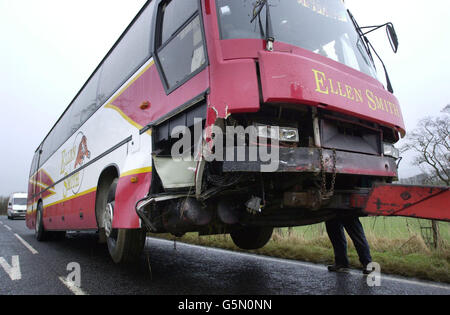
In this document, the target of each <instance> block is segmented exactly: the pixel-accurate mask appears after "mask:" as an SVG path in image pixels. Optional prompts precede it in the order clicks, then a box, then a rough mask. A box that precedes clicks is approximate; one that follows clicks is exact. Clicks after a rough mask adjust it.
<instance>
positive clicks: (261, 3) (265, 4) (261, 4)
mask: <svg viewBox="0 0 450 315" xmlns="http://www.w3.org/2000/svg"><path fill="white" fill-rule="evenodd" d="M263 8H266V31H265V34H264V30H263V28H262V23H261V12H262V9H263ZM256 18H258V19H259V27H260V30H261V35H262V36H263V37H265V40H266V50H267V51H273V43H274V42H275V36H274V34H273V26H272V17H271V16H270V4H269V0H257V1H256V3H255V5H254V7H253V17H252V19H251V21H250V23H253V22H254V21H255V19H256Z"/></svg>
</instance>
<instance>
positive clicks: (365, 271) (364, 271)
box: [362, 264, 373, 275]
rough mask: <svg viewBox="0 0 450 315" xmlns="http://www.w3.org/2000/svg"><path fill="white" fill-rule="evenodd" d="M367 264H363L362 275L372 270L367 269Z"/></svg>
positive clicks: (368, 273)
mask: <svg viewBox="0 0 450 315" xmlns="http://www.w3.org/2000/svg"><path fill="white" fill-rule="evenodd" d="M368 265H369V264H367V265H364V266H363V270H362V273H363V274H364V275H370V274H371V273H372V272H373V270H368V269H367V266H368Z"/></svg>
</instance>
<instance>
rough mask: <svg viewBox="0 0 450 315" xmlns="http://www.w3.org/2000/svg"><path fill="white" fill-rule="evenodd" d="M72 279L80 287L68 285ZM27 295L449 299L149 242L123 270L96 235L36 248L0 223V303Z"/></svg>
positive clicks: (319, 270) (304, 267)
mask: <svg viewBox="0 0 450 315" xmlns="http://www.w3.org/2000/svg"><path fill="white" fill-rule="evenodd" d="M71 263H75V265H74V264H72V265H71ZM68 266H69V267H71V268H68ZM73 266H78V267H79V269H77V267H75V268H74V267H73ZM78 270H79V273H76V272H77V271H78ZM449 272H450V271H449ZM69 274H71V275H75V277H71V278H70V279H72V280H75V281H76V280H77V279H79V280H80V281H81V283H80V287H77V286H73V285H70V283H68V282H67V277H68V276H69ZM78 275H79V276H80V277H79V278H78V277H77V276H78ZM24 294H26V295H37V294H39V295H48V294H49V295H72V294H86V295H134V294H138V295H227V296H228V295H233V296H234V295H246V296H249V295H332V294H352V295H353V294H358V295H377V294H396V295H397V294H414V295H415V294H419V295H423V294H440V295H450V286H449V285H445V284H440V283H430V282H423V281H418V280H414V279H406V278H400V277H392V276H386V275H381V283H380V286H375V287H370V286H368V284H367V278H366V277H364V276H363V275H362V274H361V272H360V271H358V270H353V271H351V272H350V273H348V274H335V273H329V272H328V271H327V270H326V267H325V266H323V265H315V264H309V263H302V262H294V261H289V260H282V259H274V258H267V257H260V256H254V255H250V254H240V253H233V252H229V251H224V250H217V249H208V248H203V247H198V246H192V245H185V244H181V243H177V245H176V249H175V248H174V243H173V242H169V241H165V240H157V239H151V238H149V239H147V243H146V247H145V252H144V254H143V255H142V259H141V261H140V262H139V263H137V264H135V265H133V266H130V267H120V266H117V265H115V264H114V263H112V261H111V259H110V258H109V256H108V251H107V249H106V246H105V245H101V244H98V243H97V239H96V235H95V234H93V233H88V234H86V233H70V234H69V235H68V236H67V237H66V239H65V240H63V241H58V242H45V243H39V242H37V241H36V240H35V237H34V231H29V230H28V229H27V228H26V226H25V222H24V221H21V220H15V221H9V220H7V218H6V217H0V295H24Z"/></svg>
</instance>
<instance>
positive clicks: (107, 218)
mask: <svg viewBox="0 0 450 315" xmlns="http://www.w3.org/2000/svg"><path fill="white" fill-rule="evenodd" d="M113 215H114V208H113V205H112V204H111V203H108V204H107V205H106V209H105V213H104V215H103V223H104V224H105V234H106V237H110V236H111V233H112V230H113V229H112V221H113Z"/></svg>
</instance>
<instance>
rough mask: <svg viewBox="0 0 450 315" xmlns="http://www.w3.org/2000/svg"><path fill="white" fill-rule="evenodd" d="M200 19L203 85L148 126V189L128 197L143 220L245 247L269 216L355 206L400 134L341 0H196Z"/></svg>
mask: <svg viewBox="0 0 450 315" xmlns="http://www.w3.org/2000/svg"><path fill="white" fill-rule="evenodd" d="M203 24H204V32H205V38H206V44H207V51H208V59H209V74H210V79H209V80H210V88H209V90H208V93H207V94H206V95H205V96H204V97H200V99H199V100H197V101H194V102H191V104H188V106H187V107H186V108H188V110H184V111H183V112H182V113H181V114H178V115H177V116H175V117H173V118H171V120H169V121H165V122H163V123H161V124H157V125H154V126H153V129H154V138H155V139H154V153H153V161H154V169H153V180H152V188H151V193H150V195H149V197H147V198H145V199H143V200H142V201H141V202H139V203H138V204H137V213H138V214H139V217H140V218H141V219H142V221H143V222H144V223H145V225H146V226H147V227H148V228H149V229H150V230H151V231H153V232H170V233H172V234H174V235H183V234H184V233H186V232H193V231H195V232H199V233H200V234H201V235H209V234H219V233H231V236H232V238H233V240H234V241H235V243H236V244H237V245H238V246H239V247H241V248H244V249H255V248H259V247H262V246H264V245H265V244H266V242H267V241H268V240H269V239H270V236H271V234H272V231H273V228H274V227H290V226H299V225H309V224H314V223H319V222H323V221H325V220H328V219H331V218H333V217H334V216H335V215H336V214H337V213H338V212H341V211H347V212H348V213H350V212H352V213H356V214H361V215H362V214H363V213H362V212H361V209H355V207H353V206H352V200H353V199H352V196H353V194H354V193H355V192H361V191H365V190H369V189H371V188H372V187H373V185H374V183H391V182H392V181H393V179H395V178H396V177H397V164H396V162H397V159H398V158H399V155H398V150H397V149H396V148H395V147H394V145H395V143H396V142H398V141H399V139H400V136H403V135H404V134H405V127H404V123H403V119H402V113H401V109H400V106H399V103H398V101H397V99H396V98H395V97H394V96H393V94H392V93H391V92H392V86H391V84H390V82H389V77H388V75H387V71H385V72H386V78H387V89H385V87H384V86H383V85H382V83H380V81H379V80H378V79H377V71H376V68H375V62H374V57H373V55H374V52H375V51H374V50H373V47H372V45H371V44H370V42H369V41H368V40H367V37H366V36H365V33H364V32H365V31H367V29H365V28H361V27H359V26H358V24H357V23H356V20H355V19H354V18H353V16H352V15H351V13H350V12H349V11H348V10H347V9H346V8H345V6H344V4H343V1H341V0H333V1H329V0H327V1H324V0H302V1H299V0H283V1H280V0H270V1H245V0H244V1H230V0H216V1H212V0H206V1H205V3H204V7H203ZM383 26H386V28H387V30H388V36H389V39H390V41H391V44H392V47H393V48H394V50H395V51H396V50H397V46H398V42H397V37H396V35H395V31H394V29H393V26H392V24H390V23H388V24H385V25H383ZM380 27H381V26H378V27H371V28H370V30H369V31H372V30H375V29H376V28H380ZM375 54H376V52H375ZM377 56H378V55H377ZM384 70H385V69H384ZM198 104H202V105H201V106H199V105H198ZM199 113H204V114H199ZM180 126H181V127H180ZM177 127H178V128H177Z"/></svg>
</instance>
